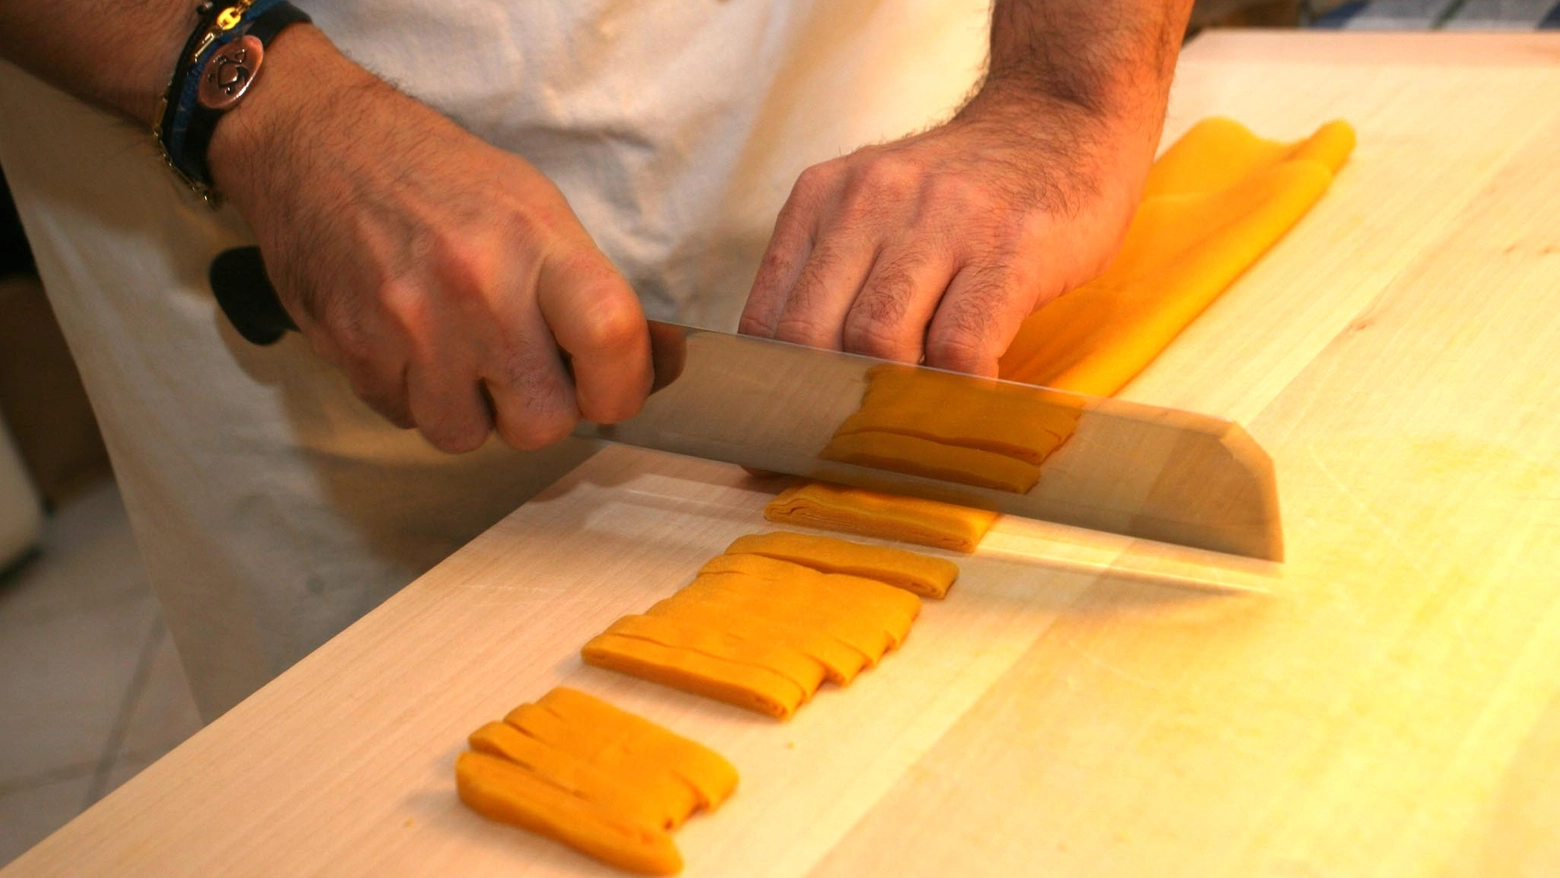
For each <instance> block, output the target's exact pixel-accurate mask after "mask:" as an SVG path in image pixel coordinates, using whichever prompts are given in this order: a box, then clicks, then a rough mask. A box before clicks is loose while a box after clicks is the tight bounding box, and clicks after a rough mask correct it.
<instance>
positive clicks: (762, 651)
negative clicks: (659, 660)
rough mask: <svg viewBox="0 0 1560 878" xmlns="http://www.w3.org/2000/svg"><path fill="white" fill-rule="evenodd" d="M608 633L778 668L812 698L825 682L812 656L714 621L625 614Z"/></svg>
mask: <svg viewBox="0 0 1560 878" xmlns="http://www.w3.org/2000/svg"><path fill="white" fill-rule="evenodd" d="M607 633H608V634H621V635H623V636H625V637H637V638H639V639H640V640H648V641H651V642H652V643H659V644H661V645H662V646H669V647H672V648H674V649H687V650H692V651H694V652H698V653H703V654H704V655H707V656H710V657H712V658H718V659H725V660H726V661H732V662H740V663H742V664H746V665H753V666H755V667H759V668H764V669H765V670H770V671H774V672H775V673H777V674H779V675H781V676H783V677H785V678H786V679H787V680H790V681H791V682H792V683H795V684H796V685H797V686H800V687H801V689H802V691H803V692H805V693H806V695H807V697H808V698H811V697H812V695H813V693H814V692H817V691H818V687H819V686H820V685H822V684H823V674H824V670H823V664H822V663H820V662H819V661H818V660H817V659H815V658H813V657H812V656H809V655H807V654H806V653H803V652H801V651H800V650H797V649H794V648H792V647H789V646H785V645H783V644H777V643H761V642H756V641H753V640H744V639H742V638H740V637H737V636H734V635H732V634H730V633H728V632H726V631H725V630H722V629H721V628H715V627H712V626H710V625H700V624H698V623H694V622H688V621H685V620H682V619H676V618H672V617H670V616H664V615H663V616H624V617H623V618H621V619H618V620H617V621H616V622H613V623H612V624H611V625H609V626H607Z"/></svg>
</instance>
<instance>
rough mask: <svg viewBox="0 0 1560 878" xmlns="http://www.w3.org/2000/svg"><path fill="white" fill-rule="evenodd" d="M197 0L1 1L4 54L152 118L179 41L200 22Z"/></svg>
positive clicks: (140, 118)
mask: <svg viewBox="0 0 1560 878" xmlns="http://www.w3.org/2000/svg"><path fill="white" fill-rule="evenodd" d="M195 5H196V4H195V2H194V0H115V2H110V3H57V2H51V0H5V2H3V3H0V56H3V57H4V58H6V59H7V60H9V61H11V62H13V63H15V64H17V65H19V66H21V67H23V68H25V69H27V70H29V71H31V72H32V73H34V74H36V75H37V76H39V77H41V78H43V79H44V80H46V81H48V82H50V83H53V84H54V85H56V86H58V87H60V88H62V89H64V90H66V91H68V92H70V93H72V94H74V95H76V96H77V97H80V98H83V99H85V100H87V101H90V102H92V103H94V104H97V105H98V106H101V107H105V108H107V109H110V110H114V111H116V112H118V113H120V114H122V115H124V116H127V117H129V118H131V119H133V120H135V121H137V122H140V123H144V124H146V125H150V124H151V123H152V116H153V114H154V113H156V111H157V102H158V99H159V98H161V97H162V94H163V91H164V89H165V88H166V87H167V85H168V77H169V75H170V74H172V72H173V66H174V62H175V59H176V56H177V55H178V53H179V48H180V46H182V45H183V44H184V41H185V40H186V39H187V38H188V37H189V35H190V31H191V30H193V29H194V27H195V24H196V15H195Z"/></svg>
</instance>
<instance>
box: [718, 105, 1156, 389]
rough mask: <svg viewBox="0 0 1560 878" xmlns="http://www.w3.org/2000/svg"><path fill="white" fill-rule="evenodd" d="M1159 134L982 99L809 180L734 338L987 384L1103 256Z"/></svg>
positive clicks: (1069, 112) (781, 224) (1132, 201)
mask: <svg viewBox="0 0 1560 878" xmlns="http://www.w3.org/2000/svg"><path fill="white" fill-rule="evenodd" d="M1158 133H1159V132H1158V128H1157V126H1155V127H1154V129H1153V130H1152V131H1142V130H1138V129H1137V128H1133V127H1131V126H1120V125H1117V126H1112V125H1110V124H1107V123H1105V122H1103V121H1101V120H1099V119H1097V118H1095V117H1093V116H1091V115H1089V114H1088V113H1087V112H1086V111H1084V110H1083V109H1082V108H1080V107H1078V106H1076V105H1071V104H1066V103H1061V102H1056V101H1052V100H1048V99H1044V98H1040V97H1038V96H1034V95H1027V94H1016V93H1014V92H1011V91H1007V92H1000V91H996V90H994V89H991V88H988V89H987V90H986V91H984V92H982V93H981V94H980V95H978V96H977V97H976V98H975V99H974V100H973V101H972V102H971V103H970V104H969V106H967V107H966V108H965V109H964V110H963V111H961V112H960V113H959V114H958V115H957V116H956V117H955V118H954V119H953V120H951V121H950V122H948V123H947V124H944V125H942V126H940V127H938V128H934V129H932V130H930V131H927V132H925V133H923V134H917V135H914V136H911V137H907V138H905V139H903V140H898V141H894V142H892V143H887V144H882V145H878V146H869V147H865V148H863V149H860V150H857V151H856V152H854V153H851V154H849V155H846V156H843V157H841V158H838V159H834V160H831V161H828V162H824V163H822V164H819V165H815V166H813V167H811V168H808V169H807V170H806V171H804V172H803V173H802V175H801V177H800V178H799V179H798V180H797V182H796V186H795V188H794V189H793V190H792V191H791V196H790V198H789V199H788V200H787V202H786V204H785V207H784V208H783V209H782V210H781V212H780V215H779V218H778V219H777V221H776V223H775V231H774V235H773V237H772V238H771V239H770V242H769V248H768V250H767V251H766V252H765V254H764V258H763V262H762V263H761V265H760V267H759V270H758V275H757V277H756V279H755V280H754V282H753V289H752V292H751V293H750V295H749V298H748V302H747V307H746V308H745V310H744V311H743V314H742V320H741V323H740V327H739V329H740V331H741V332H744V333H747V334H750V335H757V336H763V337H769V338H777V339H781V340H783V341H790V342H796V343H799V344H806V345H811V346H814V347H824V348H832V349H838V350H846V351H850V352H853V353H860V354H867V355H870V356H875V357H882V358H885V359H891V360H899V361H901V362H906V363H915V362H919V361H923V360H924V362H925V363H926V365H929V366H936V367H939V368H943V369H951V370H955V371H960V372H968V373H972V374H978V375H992V376H994V375H996V374H997V358H998V357H1000V356H1001V355H1002V353H1003V352H1004V351H1005V350H1006V349H1007V346H1008V344H1009V343H1010V342H1011V341H1012V340H1013V337H1014V335H1015V334H1016V333H1017V332H1018V327H1019V324H1020V323H1021V322H1023V320H1024V318H1026V317H1028V316H1029V315H1030V314H1031V313H1032V312H1033V311H1035V309H1037V308H1039V307H1040V306H1042V305H1044V304H1045V303H1047V302H1049V301H1051V300H1052V299H1054V298H1056V297H1057V296H1059V295H1061V294H1062V293H1064V292H1066V291H1067V290H1069V289H1071V288H1073V287H1075V286H1077V285H1079V284H1081V283H1084V282H1085V281H1088V280H1090V279H1092V278H1094V277H1095V276H1097V275H1098V274H1099V273H1100V272H1102V271H1104V270H1105V268H1106V267H1107V266H1108V265H1109V264H1110V261H1111V260H1112V259H1113V258H1114V257H1115V254H1116V252H1117V251H1118V250H1119V249H1120V247H1121V240H1122V237H1123V235H1124V234H1125V232H1126V228H1127V224H1128V222H1130V220H1131V218H1132V214H1133V211H1134V210H1135V209H1136V206H1137V201H1138V197H1139V194H1140V192H1141V190H1142V186H1143V179H1144V177H1145V175H1146V174H1147V171H1148V164H1149V162H1150V161H1151V160H1152V158H1153V150H1154V145H1155V142H1156V141H1157V139H1158Z"/></svg>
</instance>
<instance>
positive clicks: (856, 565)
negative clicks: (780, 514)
mask: <svg viewBox="0 0 1560 878" xmlns="http://www.w3.org/2000/svg"><path fill="white" fill-rule="evenodd" d="M726 554H728V555H739V554H747V555H763V556H764V557H766V558H775V559H778V560H781V561H790V562H791V563H793V564H801V565H804V566H806V567H811V568H812V569H814V570H818V571H821V572H823V573H844V574H848V575H850V576H860V577H864V578H866V579H876V580H878V581H879V582H886V583H888V584H889V585H892V586H896V587H898V588H902V589H904V590H906V591H909V592H912V593H914V594H917V595H920V596H921V597H923V598H937V599H941V598H943V597H944V596H946V595H947V594H948V589H949V588H950V587H951V586H952V585H953V582H954V580H955V579H957V578H958V577H959V565H957V564H955V563H953V562H952V561H949V560H947V559H945V558H934V557H931V556H929V555H922V554H919V553H917V552H907V551H905V550H904V549H895V548H892V547H889V546H874V545H868V544H866V543H855V542H851V541H850V540H842V539H838V538H836V537H825V536H818V535H815V534H801V533H793V532H790V531H774V532H771V533H765V534H748V535H746V536H741V537H737V538H736V539H735V540H733V541H732V543H731V545H729V546H727V547H726Z"/></svg>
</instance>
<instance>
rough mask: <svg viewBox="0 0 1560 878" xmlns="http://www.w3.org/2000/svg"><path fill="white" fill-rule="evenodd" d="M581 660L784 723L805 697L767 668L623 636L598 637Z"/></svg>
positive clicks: (787, 681)
mask: <svg viewBox="0 0 1560 878" xmlns="http://www.w3.org/2000/svg"><path fill="white" fill-rule="evenodd" d="M580 655H581V656H582V657H583V658H584V659H585V663H586V664H588V665H594V666H596V667H598V668H605V669H607V670H609V671H617V672H619V673H623V674H629V675H631V676H634V677H638V678H640V679H642V680H648V681H650V682H652V683H659V684H661V685H663V686H670V687H672V688H673V689H681V690H682V691H684V692H690V693H692V694H694V695H701V696H704V697H705V698H713V699H715V700H716V701H724V702H726V703H727V704H732V705H735V706H737V707H743V708H747V709H748V710H753V711H757V712H759V713H764V714H768V715H769V716H772V717H774V718H776V719H781V720H784V719H790V718H791V715H792V714H794V713H795V712H796V708H798V707H800V706H801V704H802V702H803V701H804V700H805V699H806V695H807V693H806V692H805V691H803V689H802V687H801V686H798V685H797V684H796V683H794V682H792V681H791V680H788V679H786V678H785V677H784V676H782V675H780V674H777V673H775V672H774V671H771V670H767V669H765V668H760V667H757V666H755V665H748V664H743V663H741V662H734V661H728V660H726V659H720V658H714V657H713V656H707V655H704V654H703V653H698V652H694V651H692V650H688V649H678V648H675V647H669V646H662V645H661V644H659V643H652V642H651V641H648V640H640V639H639V638H637V637H625V636H623V635H621V634H598V635H596V636H595V637H594V638H592V639H591V640H590V642H589V643H586V644H585V646H584V648H583V649H581V650H580Z"/></svg>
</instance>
